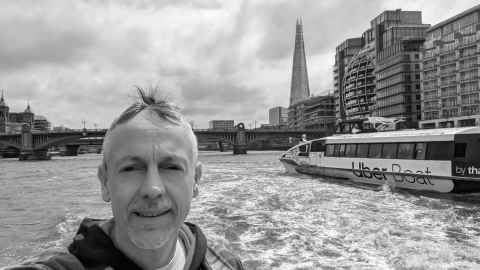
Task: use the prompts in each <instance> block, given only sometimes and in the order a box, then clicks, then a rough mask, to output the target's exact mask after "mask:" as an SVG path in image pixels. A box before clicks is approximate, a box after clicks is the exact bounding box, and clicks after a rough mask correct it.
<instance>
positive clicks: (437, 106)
mask: <svg viewBox="0 0 480 270" xmlns="http://www.w3.org/2000/svg"><path fill="white" fill-rule="evenodd" d="M439 109H440V106H439V105H434V106H425V107H424V108H423V110H424V111H436V110H439Z"/></svg>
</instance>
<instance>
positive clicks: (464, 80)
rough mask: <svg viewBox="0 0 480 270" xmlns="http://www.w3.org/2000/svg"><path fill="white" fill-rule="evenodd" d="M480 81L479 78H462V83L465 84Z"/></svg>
mask: <svg viewBox="0 0 480 270" xmlns="http://www.w3.org/2000/svg"><path fill="white" fill-rule="evenodd" d="M478 79H479V77H478V76H471V77H468V78H460V82H461V83H464V82H470V81H476V80H478Z"/></svg>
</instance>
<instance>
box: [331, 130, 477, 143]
mask: <svg viewBox="0 0 480 270" xmlns="http://www.w3.org/2000/svg"><path fill="white" fill-rule="evenodd" d="M457 134H479V136H480V127H457V128H436V129H409V130H395V131H386V132H371V133H357V134H340V135H333V136H329V137H324V138H322V139H323V140H326V143H346V142H349V143H377V142H379V143H381V142H415V141H417V142H429V141H452V140H453V139H454V136H455V135H457Z"/></svg>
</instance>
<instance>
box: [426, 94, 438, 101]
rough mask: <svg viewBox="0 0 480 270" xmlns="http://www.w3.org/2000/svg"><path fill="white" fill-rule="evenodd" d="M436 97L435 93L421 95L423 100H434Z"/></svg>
mask: <svg viewBox="0 0 480 270" xmlns="http://www.w3.org/2000/svg"><path fill="white" fill-rule="evenodd" d="M436 99H438V96H437V95H429V96H423V101H429V100H436Z"/></svg>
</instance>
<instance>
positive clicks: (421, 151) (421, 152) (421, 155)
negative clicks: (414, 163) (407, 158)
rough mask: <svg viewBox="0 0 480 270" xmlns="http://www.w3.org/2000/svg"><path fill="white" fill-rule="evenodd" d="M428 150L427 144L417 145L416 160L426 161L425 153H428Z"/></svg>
mask: <svg viewBox="0 0 480 270" xmlns="http://www.w3.org/2000/svg"><path fill="white" fill-rule="evenodd" d="M426 149H427V144H426V143H423V142H421V143H416V144H415V155H414V158H415V159H422V160H423V159H425V153H427V151H426Z"/></svg>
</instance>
